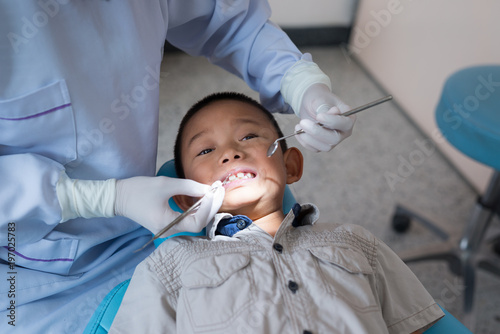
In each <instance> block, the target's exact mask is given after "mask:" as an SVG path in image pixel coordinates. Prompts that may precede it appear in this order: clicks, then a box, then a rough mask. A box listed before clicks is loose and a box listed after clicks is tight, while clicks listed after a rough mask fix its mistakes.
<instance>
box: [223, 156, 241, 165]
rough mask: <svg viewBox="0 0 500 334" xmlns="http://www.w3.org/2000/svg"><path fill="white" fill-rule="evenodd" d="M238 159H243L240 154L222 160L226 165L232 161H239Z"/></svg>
mask: <svg viewBox="0 0 500 334" xmlns="http://www.w3.org/2000/svg"><path fill="white" fill-rule="evenodd" d="M237 159H241V155H240V154H234V155H232V158H231V155H229V156H228V155H226V156H224V157H223V158H222V163H223V164H225V163H227V162H229V161H231V160H237Z"/></svg>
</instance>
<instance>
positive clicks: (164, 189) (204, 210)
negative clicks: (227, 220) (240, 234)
mask: <svg viewBox="0 0 500 334" xmlns="http://www.w3.org/2000/svg"><path fill="white" fill-rule="evenodd" d="M217 182H218V183H217ZM217 182H215V183H214V184H213V185H212V187H215V188H214V189H215V190H214V191H210V189H212V187H211V186H208V185H205V184H201V183H198V182H195V181H192V180H186V179H177V178H169V177H165V176H157V177H148V176H136V177H132V178H129V179H123V180H116V179H109V180H102V181H92V180H78V179H70V178H69V177H68V175H67V174H66V173H65V172H61V175H60V177H59V180H58V182H57V186H56V191H57V199H58V200H59V204H60V207H61V221H60V223H64V222H66V221H68V220H70V219H74V218H78V217H82V218H96V217H106V218H110V217H114V216H115V215H118V216H124V217H127V218H130V219H132V220H133V221H135V222H137V223H138V224H140V225H142V226H144V227H145V228H147V229H148V230H150V231H151V232H153V233H154V234H156V233H157V232H159V231H160V230H161V229H162V228H164V227H165V226H166V225H167V224H168V223H170V222H171V221H172V220H174V219H175V218H177V217H178V216H179V215H180V213H178V212H175V211H173V210H172V209H171V208H170V205H169V203H168V201H169V199H170V198H171V197H172V196H174V195H187V196H191V197H203V196H204V195H205V194H207V196H205V197H204V198H203V201H202V202H201V205H200V208H199V209H198V210H197V211H196V212H195V213H193V214H192V215H189V216H187V217H186V218H184V219H183V220H182V221H181V222H180V223H179V224H177V225H176V226H174V227H172V228H171V229H170V230H169V231H168V232H167V233H165V236H168V235H172V234H175V233H178V232H199V231H201V230H202V229H203V228H204V227H205V226H206V225H207V224H208V223H209V222H210V221H211V220H212V218H213V217H214V216H215V214H216V213H217V211H218V210H219V208H220V207H221V205H222V201H223V200H224V194H225V190H224V187H222V184H221V182H220V181H217Z"/></svg>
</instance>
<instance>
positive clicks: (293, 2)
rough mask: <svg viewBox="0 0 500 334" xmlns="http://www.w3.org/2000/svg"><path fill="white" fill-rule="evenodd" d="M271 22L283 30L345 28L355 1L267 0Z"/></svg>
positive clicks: (348, 23) (350, 20) (352, 12)
mask: <svg viewBox="0 0 500 334" xmlns="http://www.w3.org/2000/svg"><path fill="white" fill-rule="evenodd" d="M269 3H270V5H271V8H272V10H273V15H272V16H271V20H273V21H274V22H275V23H277V24H278V25H280V26H282V27H285V28H302V27H306V28H310V27H321V26H340V27H347V26H350V25H351V23H352V19H353V16H354V11H355V4H356V0H269Z"/></svg>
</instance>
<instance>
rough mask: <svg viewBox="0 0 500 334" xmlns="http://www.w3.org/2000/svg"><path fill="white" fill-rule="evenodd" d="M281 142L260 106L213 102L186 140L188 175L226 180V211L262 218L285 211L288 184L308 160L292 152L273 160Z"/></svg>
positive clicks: (184, 157) (193, 121) (197, 116)
mask: <svg viewBox="0 0 500 334" xmlns="http://www.w3.org/2000/svg"><path fill="white" fill-rule="evenodd" d="M277 138H278V134H277V132H276V130H275V129H274V128H273V126H272V124H271V122H270V121H269V119H268V118H267V116H266V115H265V114H264V113H263V112H262V111H260V110H259V109H258V108H256V107H255V106H252V105H250V104H247V103H244V102H240V101H234V100H223V101H217V102H214V103H211V104H209V105H208V106H206V107H204V108H203V109H202V110H200V111H199V112H198V113H196V114H195V115H194V116H193V118H191V120H190V121H189V122H188V123H187V126H186V128H185V130H184V133H183V136H182V138H181V151H182V166H183V169H184V173H185V177H186V178H188V179H192V180H195V181H198V182H200V183H204V184H212V183H213V182H215V181H216V180H220V181H222V182H223V185H224V188H225V190H226V193H225V197H224V202H223V204H222V207H221V209H220V211H223V212H229V213H232V214H244V215H247V216H248V217H249V218H251V219H258V218H260V217H258V216H259V215H262V214H265V212H269V210H277V209H279V210H281V207H282V200H283V194H284V190H285V184H287V183H293V182H295V181H297V180H298V179H300V176H301V174H302V156H301V154H300V152H299V151H298V150H297V149H296V148H291V149H289V150H288V151H287V152H285V154H283V152H282V151H281V150H277V151H276V153H275V154H274V155H273V156H272V157H270V158H269V157H267V149H268V148H269V146H270V145H271V144H272V142H273V141H274V140H275V139H277ZM290 152H291V153H290ZM287 160H290V161H289V162H287ZM290 164H293V165H290ZM298 165H300V167H298ZM287 167H288V168H287ZM287 169H290V170H291V171H290V170H289V171H287Z"/></svg>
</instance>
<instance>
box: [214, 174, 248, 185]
mask: <svg viewBox="0 0 500 334" xmlns="http://www.w3.org/2000/svg"><path fill="white" fill-rule="evenodd" d="M254 177H255V176H254V175H253V174H252V173H242V172H239V173H237V174H236V175H234V174H231V175H229V176H228V177H226V179H225V180H224V182H223V183H222V185H226V184H228V183H229V182H233V181H234V180H246V179H252V178H254Z"/></svg>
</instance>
